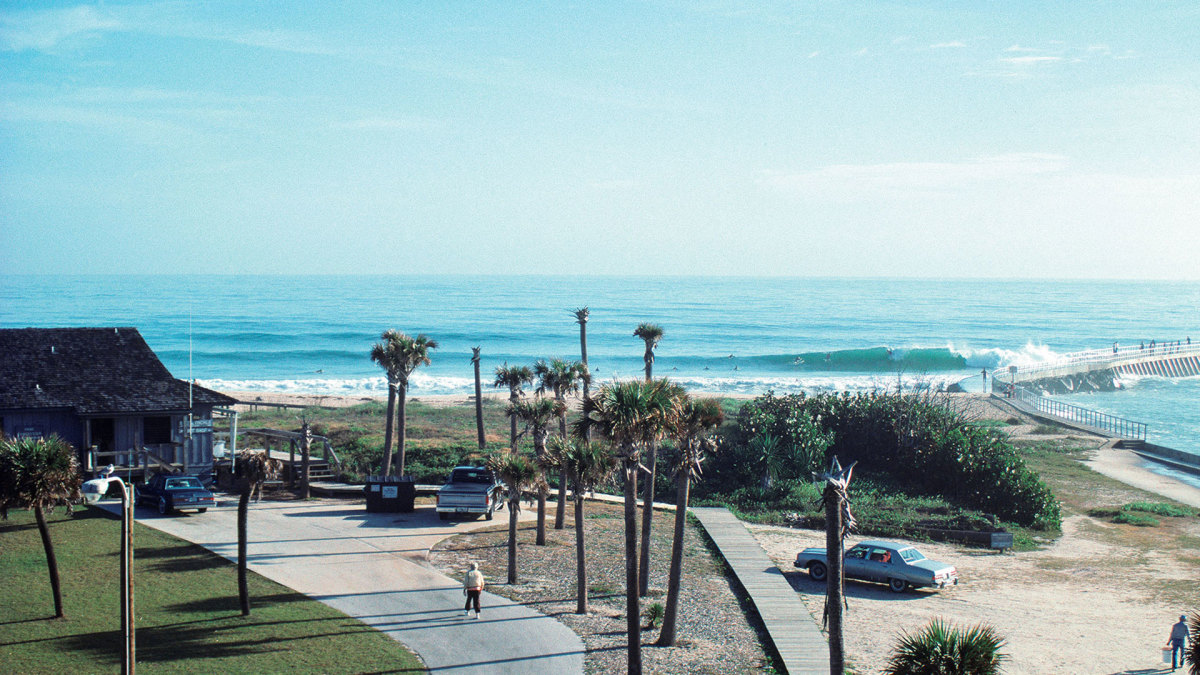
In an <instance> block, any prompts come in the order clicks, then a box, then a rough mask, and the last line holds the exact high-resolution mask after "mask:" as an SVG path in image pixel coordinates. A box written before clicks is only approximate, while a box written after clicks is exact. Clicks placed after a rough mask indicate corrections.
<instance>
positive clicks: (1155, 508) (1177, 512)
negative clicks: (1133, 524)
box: [1121, 502, 1196, 518]
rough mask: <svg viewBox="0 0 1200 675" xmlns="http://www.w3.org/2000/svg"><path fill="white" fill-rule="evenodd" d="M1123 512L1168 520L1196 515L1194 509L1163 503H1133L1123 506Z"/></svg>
mask: <svg viewBox="0 0 1200 675" xmlns="http://www.w3.org/2000/svg"><path fill="white" fill-rule="evenodd" d="M1121 510H1123V511H1141V512H1143V513H1153V514H1155V515H1158V516H1167V517H1168V518H1190V517H1191V516H1194V515H1196V512H1195V511H1194V510H1193V509H1189V508H1188V507H1186V506H1176V505H1174V504H1165V503H1163V502H1132V503H1129V504H1126V505H1125V506H1122V507H1121Z"/></svg>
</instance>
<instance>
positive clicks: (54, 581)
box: [33, 506, 125, 619]
mask: <svg viewBox="0 0 1200 675" xmlns="http://www.w3.org/2000/svg"><path fill="white" fill-rule="evenodd" d="M33 516H34V518H36V519H37V526H38V534H40V535H42V548H43V549H45V551H46V568H47V569H48V570H49V571H50V592H51V593H53V595H54V617H55V618H56V619H61V618H63V602H62V586H61V585H60V584H59V582H58V558H57V557H55V555H54V542H52V541H50V527H49V526H48V525H47V524H46V514H45V513H43V512H42V507H41V506H35V507H33ZM121 517H122V518H124V517H125V515H124V513H122V515H121Z"/></svg>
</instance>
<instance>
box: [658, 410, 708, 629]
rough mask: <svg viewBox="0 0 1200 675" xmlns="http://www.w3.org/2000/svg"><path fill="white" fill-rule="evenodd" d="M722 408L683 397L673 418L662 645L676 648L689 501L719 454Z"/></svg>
mask: <svg viewBox="0 0 1200 675" xmlns="http://www.w3.org/2000/svg"><path fill="white" fill-rule="evenodd" d="M722 417H723V414H722V412H721V405H720V404H719V403H718V402H717V400H716V399H712V398H702V399H695V398H692V397H690V396H681V397H679V398H678V399H676V412H675V414H674V415H672V416H671V429H670V433H671V436H672V437H673V438H674V439H675V448H676V452H677V455H676V463H675V534H674V537H673V538H672V540H671V568H670V573H669V575H668V578H667V606H666V609H665V612H664V614H663V622H662V630H661V631H659V633H658V644H659V645H661V646H663V647H671V646H673V645H674V644H675V619H676V616H677V614H678V611H679V585H680V580H681V579H682V577H683V529H684V525H685V523H686V522H687V509H688V501H689V499H690V497H691V489H692V481H693V480H694V479H699V478H700V463H701V462H703V461H704V456H705V454H706V453H711V452H713V451H715V450H716V448H717V443H716V440H715V439H713V438H710V437H709V434H710V433H711V432H712V431H713V430H714V429H716V428H717V427H719V426H721V419H722Z"/></svg>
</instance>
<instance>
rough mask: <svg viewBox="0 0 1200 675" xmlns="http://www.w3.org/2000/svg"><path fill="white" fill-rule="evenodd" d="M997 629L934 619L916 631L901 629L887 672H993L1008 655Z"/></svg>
mask: <svg viewBox="0 0 1200 675" xmlns="http://www.w3.org/2000/svg"><path fill="white" fill-rule="evenodd" d="M1006 642H1007V641H1006V640H1005V639H1004V638H1002V637H1000V635H999V633H997V632H996V629H994V628H992V627H991V626H988V625H984V624H979V625H976V626H973V627H971V628H957V627H954V626H952V625H950V624H949V623H947V622H945V621H943V620H942V619H934V620H932V621H930V622H929V623H928V624H926V626H925V628H924V629H922V630H921V631H920V632H918V633H915V634H910V633H902V634H901V635H900V638H899V639H898V640H897V642H896V646H895V647H893V648H892V654H891V656H890V657H889V658H888V665H887V668H885V669H884V671H883V672H884V673H887V674H888V675H994V674H995V673H999V672H1000V666H1001V665H1002V664H1003V662H1004V661H1006V660H1007V659H1008V656H1006V655H1005V654H1002V653H1001V652H1000V650H1001V648H1003V647H1004V645H1005V644H1006Z"/></svg>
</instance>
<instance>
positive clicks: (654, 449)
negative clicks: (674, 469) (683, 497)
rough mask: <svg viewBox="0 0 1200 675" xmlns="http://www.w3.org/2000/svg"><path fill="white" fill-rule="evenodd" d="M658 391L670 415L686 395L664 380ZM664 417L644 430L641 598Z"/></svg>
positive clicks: (646, 586)
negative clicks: (678, 400) (644, 474)
mask: <svg viewBox="0 0 1200 675" xmlns="http://www.w3.org/2000/svg"><path fill="white" fill-rule="evenodd" d="M660 385H661V387H662V391H661V392H660V393H659V395H660V396H663V397H665V400H666V402H667V406H668V408H667V411H668V412H674V410H675V408H674V403H675V401H676V400H677V399H678V398H679V397H681V396H685V395H686V393H685V392H684V390H683V387H680V386H678V385H674V384H671V383H670V382H668V381H667V380H665V379H663V380H661V381H660ZM667 417H668V416H664V417H663V418H661V419H659V421H658V424H656V425H654V426H650V427H646V437H645V439H643V440H644V442H645V455H646V459H645V461H644V462H643V466H644V467H645V469H646V484H645V486H644V487H643V488H642V548H641V556H642V560H641V564H640V566H639V567H638V570H639V571H640V574H641V576H640V577H639V578H638V594H639V595H641V596H642V597H643V598H644V597H646V596H647V595H650V526H651V525H652V524H653V522H654V488H655V486H656V485H657V483H658V442H659V440H660V438H661V436H662V434H663V433H664V432H665V431H666V430H667V423H668V419H667Z"/></svg>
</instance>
